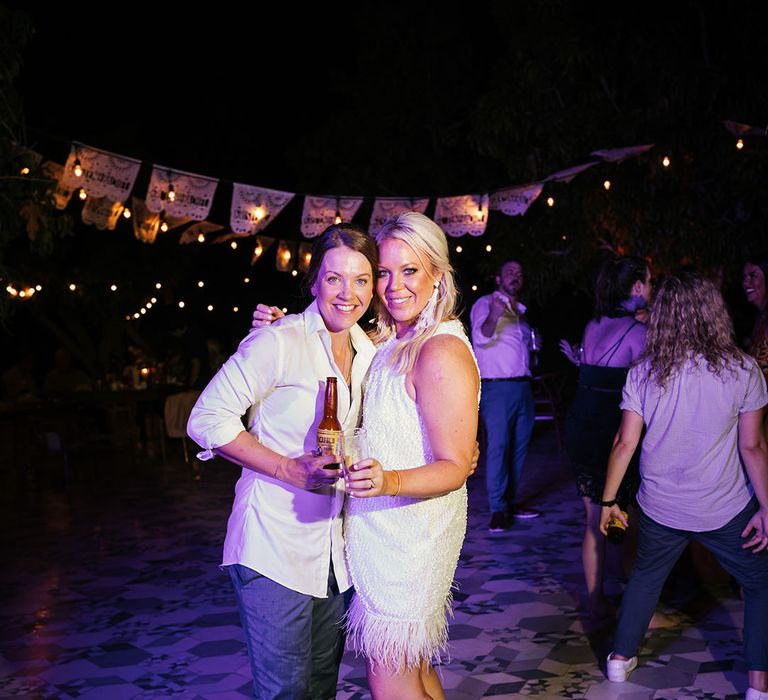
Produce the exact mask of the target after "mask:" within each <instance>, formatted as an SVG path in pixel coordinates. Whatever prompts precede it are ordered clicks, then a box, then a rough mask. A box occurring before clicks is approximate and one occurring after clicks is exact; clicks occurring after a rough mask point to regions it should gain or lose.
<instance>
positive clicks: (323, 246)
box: [304, 223, 379, 291]
mask: <svg viewBox="0 0 768 700" xmlns="http://www.w3.org/2000/svg"><path fill="white" fill-rule="evenodd" d="M332 248H349V249H351V250H354V251H357V252H358V253H360V254H361V255H363V256H365V258H366V260H368V262H369V263H371V273H372V280H371V282H372V283H373V281H374V279H375V277H376V271H377V270H378V268H379V249H378V247H377V246H376V241H374V240H373V238H371V237H370V236H369V235H368V234H367V233H366V232H365V231H364V230H363V229H362V228H361V227H360V226H358V225H357V224H350V223H343V224H331V225H330V226H329V227H328V228H327V229H325V231H323V232H322V233H321V234H320V236H319V238H317V239H316V240H315V242H314V245H313V246H312V259H311V260H310V262H309V268H308V269H307V274H306V275H304V289H305V290H306V291H309V290H310V289H311V288H312V285H313V284H314V283H315V282H316V281H317V275H318V273H319V272H320V265H322V264H323V258H324V257H325V254H326V253H327V252H328V251H329V250H331V249H332Z"/></svg>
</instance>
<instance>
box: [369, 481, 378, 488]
mask: <svg viewBox="0 0 768 700" xmlns="http://www.w3.org/2000/svg"><path fill="white" fill-rule="evenodd" d="M368 481H370V482H371V485H370V486H369V487H368V488H369V489H372V488H373V487H374V486H376V482H375V481H374V480H373V479H368Z"/></svg>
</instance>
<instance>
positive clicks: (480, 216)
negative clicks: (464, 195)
mask: <svg viewBox="0 0 768 700" xmlns="http://www.w3.org/2000/svg"><path fill="white" fill-rule="evenodd" d="M484 218H485V214H484V213H483V200H482V199H481V200H480V203H479V204H478V205H477V211H476V212H475V219H477V220H478V221H482V220H483V219H484Z"/></svg>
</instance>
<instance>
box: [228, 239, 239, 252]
mask: <svg viewBox="0 0 768 700" xmlns="http://www.w3.org/2000/svg"><path fill="white" fill-rule="evenodd" d="M229 247H230V248H232V250H237V241H232V242H231V243H230V244H229Z"/></svg>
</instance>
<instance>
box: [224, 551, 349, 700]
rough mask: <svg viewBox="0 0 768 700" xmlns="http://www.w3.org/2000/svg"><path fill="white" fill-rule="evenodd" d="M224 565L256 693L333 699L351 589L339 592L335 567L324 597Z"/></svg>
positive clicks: (285, 699) (264, 698) (269, 698)
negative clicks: (314, 595) (240, 623)
mask: <svg viewBox="0 0 768 700" xmlns="http://www.w3.org/2000/svg"><path fill="white" fill-rule="evenodd" d="M227 569H228V571H229V576H230V578H231V579H232V585H233V586H234V589H235V593H236V594H237V600H238V603H239V606H240V620H241V622H242V625H243V631H244V632H245V639H246V642H247V644H248V656H249V658H250V660H251V671H252V673H253V695H254V697H255V698H258V699H259V700H273V699H274V700H278V698H279V699H280V700H304V699H305V698H312V700H316V699H317V700H326V699H327V698H335V697H336V684H337V682H338V675H339V664H340V663H341V657H342V654H343V653H344V628H343V621H342V617H343V615H344V613H345V611H346V608H347V604H348V602H349V599H350V597H351V594H352V591H351V589H350V590H349V591H347V592H346V593H339V589H338V586H337V585H336V577H335V576H334V574H333V566H331V568H330V575H329V577H328V598H313V597H312V596H310V595H305V594H303V593H297V592H296V591H293V590H291V589H290V588H286V587H285V586H281V585H280V584H279V583H275V582H274V581H272V580H271V579H269V578H267V577H266V576H262V575H261V574H260V573H258V572H256V571H254V570H253V569H249V568H248V567H247V566H243V565H242V564H233V565H232V566H228V567H227Z"/></svg>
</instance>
